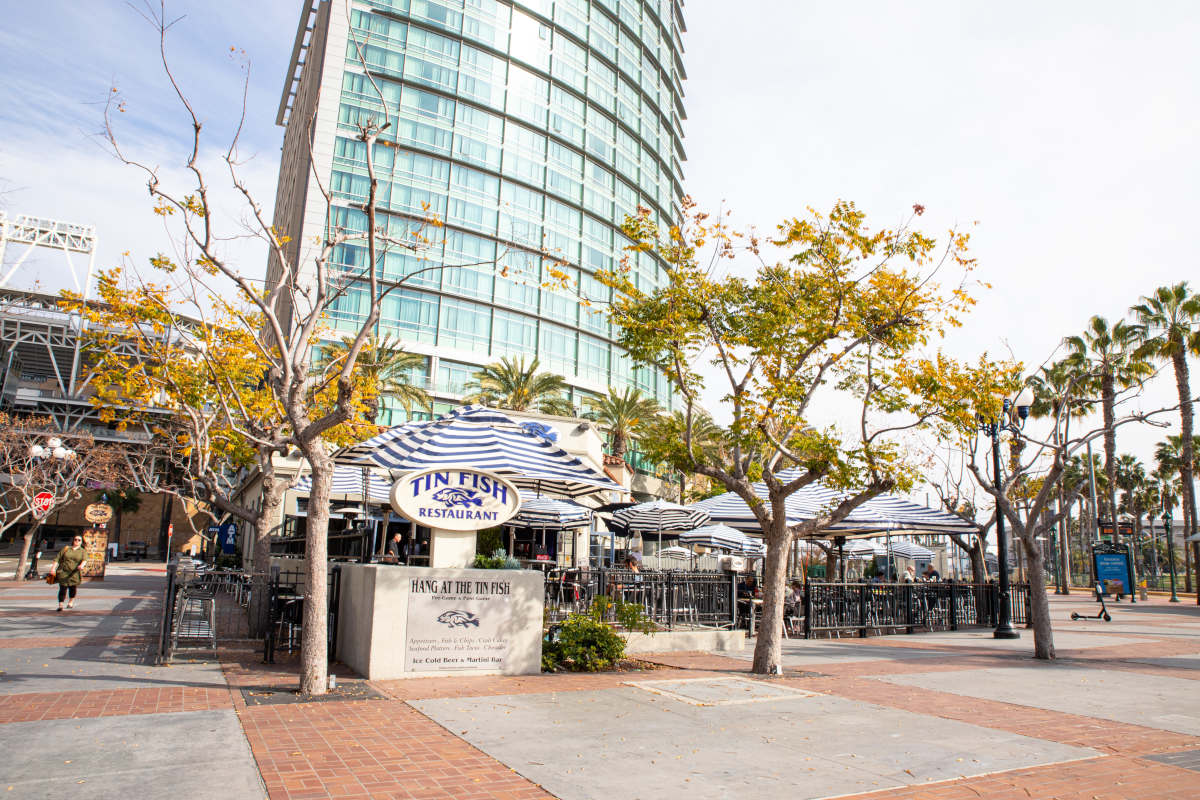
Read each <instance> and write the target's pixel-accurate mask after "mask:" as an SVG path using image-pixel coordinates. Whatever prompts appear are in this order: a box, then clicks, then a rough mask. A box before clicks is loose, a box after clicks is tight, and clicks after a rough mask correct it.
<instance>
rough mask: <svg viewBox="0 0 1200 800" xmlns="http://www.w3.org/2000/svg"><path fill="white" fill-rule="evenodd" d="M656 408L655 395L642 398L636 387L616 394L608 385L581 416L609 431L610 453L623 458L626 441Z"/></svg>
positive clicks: (635, 433) (653, 414)
mask: <svg viewBox="0 0 1200 800" xmlns="http://www.w3.org/2000/svg"><path fill="white" fill-rule="evenodd" d="M658 410H659V407H658V403H657V402H656V401H655V400H654V398H652V397H643V396H642V393H641V392H640V391H639V390H637V389H633V388H626V389H625V391H624V392H623V393H619V392H617V390H616V389H613V388H612V387H609V389H608V394H607V395H605V396H604V397H602V398H600V399H599V400H593V401H592V408H591V410H590V411H588V412H587V413H586V414H584V415H583V416H584V417H585V418H586V419H591V420H595V421H596V422H597V423H598V424H599V425H600V429H601V430H602V431H604V432H605V433H606V434H608V444H609V452H611V453H612V455H614V456H617V457H619V458H624V457H625V451H626V450H628V449H629V442H630V441H631V440H633V439H636V438H638V434H639V433H640V432H641V429H642V427H643V426H644V425H645V424H646V423H647V422H648V421H650V420H651V419H652V418H653V417H654V416H655V415H656V414H658Z"/></svg>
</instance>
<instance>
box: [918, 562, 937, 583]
mask: <svg viewBox="0 0 1200 800" xmlns="http://www.w3.org/2000/svg"><path fill="white" fill-rule="evenodd" d="M921 577H922V578H924V579H925V580H927V581H940V580H941V579H942V575H941V573H940V572H938V571H937V570H936V569H934V568H933V564H926V565H925V571H924V572H922V573H921Z"/></svg>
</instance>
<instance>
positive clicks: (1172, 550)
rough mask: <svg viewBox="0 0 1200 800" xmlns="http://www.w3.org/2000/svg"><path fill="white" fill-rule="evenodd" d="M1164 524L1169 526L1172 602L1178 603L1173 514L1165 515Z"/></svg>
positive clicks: (1168, 551)
mask: <svg viewBox="0 0 1200 800" xmlns="http://www.w3.org/2000/svg"><path fill="white" fill-rule="evenodd" d="M1162 518H1163V523H1164V524H1165V525H1166V526H1167V565H1168V568H1169V569H1170V570H1171V602H1172V603H1178V602H1179V595H1178V594H1176V593H1175V533H1174V531H1173V530H1172V529H1171V512H1169V511H1168V512H1166V513H1164V514H1163V517H1162Z"/></svg>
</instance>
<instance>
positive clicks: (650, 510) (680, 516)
mask: <svg viewBox="0 0 1200 800" xmlns="http://www.w3.org/2000/svg"><path fill="white" fill-rule="evenodd" d="M612 521H613V525H612V527H615V528H619V529H620V530H621V531H622V532H623V533H630V534H632V533H642V534H646V533H656V532H657V533H660V534H661V533H662V532H663V531H690V530H692V529H693V528H697V527H699V526H701V525H703V524H704V523H706V522H708V521H709V518H708V514H707V513H706V512H704V511H701V510H698V509H695V508H692V507H690V506H681V505H679V504H678V503H670V502H667V501H666V500H651V501H650V502H648V503H638V504H637V505H636V506H630V507H629V508H622V509H621V510H620V511H616V512H614V513H613V515H612Z"/></svg>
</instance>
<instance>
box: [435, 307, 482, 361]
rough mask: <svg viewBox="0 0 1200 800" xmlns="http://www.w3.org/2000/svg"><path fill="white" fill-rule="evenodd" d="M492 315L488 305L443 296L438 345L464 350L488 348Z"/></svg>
mask: <svg viewBox="0 0 1200 800" xmlns="http://www.w3.org/2000/svg"><path fill="white" fill-rule="evenodd" d="M491 327H492V315H491V310H490V309H489V308H488V307H487V306H482V305H479V304H478V303H470V302H467V301H466V300H452V299H451V298H449V297H443V298H442V306H441V319H440V320H439V325H438V345H440V346H445V347H457V348H460V349H463V350H484V351H486V350H487V346H488V340H489V339H490V338H491Z"/></svg>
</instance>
